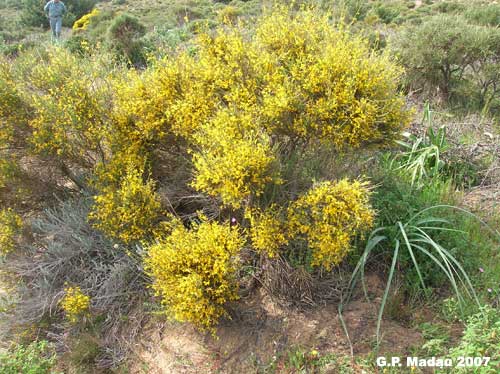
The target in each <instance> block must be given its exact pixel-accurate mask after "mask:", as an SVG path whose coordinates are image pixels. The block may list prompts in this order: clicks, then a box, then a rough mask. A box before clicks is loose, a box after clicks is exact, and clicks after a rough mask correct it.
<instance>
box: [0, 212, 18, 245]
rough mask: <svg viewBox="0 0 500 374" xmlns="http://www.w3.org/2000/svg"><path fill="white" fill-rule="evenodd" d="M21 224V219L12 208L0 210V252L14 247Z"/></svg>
mask: <svg viewBox="0 0 500 374" xmlns="http://www.w3.org/2000/svg"><path fill="white" fill-rule="evenodd" d="M22 226H23V220H22V219H21V217H20V216H19V215H18V214H17V213H15V212H14V211H13V210H12V209H10V208H9V209H2V210H0V254H3V255H5V254H7V253H9V252H11V251H12V250H13V249H14V247H15V244H16V242H15V239H16V236H17V235H19V233H20V231H21V228H22Z"/></svg>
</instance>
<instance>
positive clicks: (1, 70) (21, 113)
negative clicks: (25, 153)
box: [0, 58, 29, 149]
mask: <svg viewBox="0 0 500 374" xmlns="http://www.w3.org/2000/svg"><path fill="white" fill-rule="evenodd" d="M12 70H13V68H12V62H11V61H8V60H7V59H6V58H0V146H1V148H2V149H3V148H5V146H6V145H8V144H13V143H14V144H16V143H17V145H18V144H19V143H22V141H23V140H24V139H23V138H24V136H21V134H20V130H26V122H27V119H28V118H29V114H28V106H27V105H26V103H25V102H24V100H23V98H22V93H21V92H20V90H19V88H18V86H17V82H16V79H15V75H14V74H15V73H14V72H13V71H12Z"/></svg>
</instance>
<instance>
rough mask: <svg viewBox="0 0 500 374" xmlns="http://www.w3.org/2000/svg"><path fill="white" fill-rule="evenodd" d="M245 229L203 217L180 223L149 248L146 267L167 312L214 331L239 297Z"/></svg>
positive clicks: (184, 320) (173, 225)
mask: <svg viewBox="0 0 500 374" xmlns="http://www.w3.org/2000/svg"><path fill="white" fill-rule="evenodd" d="M244 242H245V240H244V238H243V236H242V234H241V232H240V231H239V230H238V229H237V228H234V227H230V225H229V224H227V223H226V224H220V223H217V222H210V221H208V220H207V219H206V218H204V217H202V220H201V222H200V223H194V224H193V225H192V227H191V228H190V229H188V228H186V227H184V225H183V224H182V223H181V222H180V221H174V223H173V224H172V231H171V234H170V235H168V236H166V237H165V238H163V239H162V240H160V241H159V242H158V243H157V244H153V245H152V246H150V247H149V248H148V252H147V256H146V258H145V264H146V271H147V272H148V274H149V275H150V276H151V277H152V278H153V285H152V287H153V289H154V290H155V292H156V294H157V295H158V296H160V297H161V300H162V303H163V305H164V306H165V308H166V311H167V313H168V314H169V315H170V316H171V317H173V318H174V319H176V320H178V321H182V322H191V323H193V324H195V325H196V326H197V327H198V328H200V329H202V330H210V331H212V332H213V331H214V326H215V325H216V324H217V321H218V320H219V318H220V317H221V316H223V315H225V314H226V312H225V310H224V305H225V304H226V303H227V302H228V301H231V300H236V299H237V297H238V295H237V290H238V287H237V282H236V272H237V270H238V268H239V266H238V253H239V251H240V249H241V248H242V247H243V245H244Z"/></svg>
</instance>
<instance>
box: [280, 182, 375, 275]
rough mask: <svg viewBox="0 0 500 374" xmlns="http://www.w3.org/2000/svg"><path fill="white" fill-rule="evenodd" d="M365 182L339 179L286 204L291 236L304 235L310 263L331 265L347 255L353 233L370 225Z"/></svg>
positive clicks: (327, 266) (367, 191)
mask: <svg viewBox="0 0 500 374" xmlns="http://www.w3.org/2000/svg"><path fill="white" fill-rule="evenodd" d="M369 196H370V191H369V189H368V185H367V183H366V182H360V181H353V182H350V181H349V180H347V179H342V180H341V181H338V182H336V183H332V182H323V183H320V184H318V185H316V186H314V187H313V188H311V189H310V190H309V191H308V192H307V193H306V194H304V195H303V196H301V197H300V198H299V199H298V200H296V201H294V202H293V203H292V204H291V205H290V206H289V208H288V225H289V232H290V236H291V237H295V238H297V237H304V238H305V239H306V240H307V242H308V245H309V247H310V248H311V250H312V262H311V265H313V266H323V267H324V268H326V269H328V270H329V269H331V267H332V266H334V265H337V264H339V263H340V262H341V261H342V260H343V259H344V257H345V256H346V255H347V253H348V251H349V249H350V243H351V240H352V238H353V236H354V235H355V234H356V233H357V232H359V231H362V230H366V229H369V228H370V227H371V226H372V225H373V218H374V212H373V210H372V209H371V206H370V203H369Z"/></svg>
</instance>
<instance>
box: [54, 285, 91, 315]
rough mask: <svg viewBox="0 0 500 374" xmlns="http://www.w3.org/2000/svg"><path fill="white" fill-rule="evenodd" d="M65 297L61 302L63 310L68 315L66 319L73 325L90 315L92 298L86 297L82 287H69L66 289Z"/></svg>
mask: <svg viewBox="0 0 500 374" xmlns="http://www.w3.org/2000/svg"><path fill="white" fill-rule="evenodd" d="M64 292H65V295H64V297H63V298H62V299H61V301H60V305H61V308H62V309H63V310H64V313H65V314H66V318H68V320H69V321H70V322H71V323H76V322H78V320H79V319H80V318H82V317H84V316H85V315H87V314H88V312H89V308H90V296H88V295H85V294H84V293H83V292H82V290H81V289H80V287H78V286H77V287H67V288H65V289H64Z"/></svg>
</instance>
